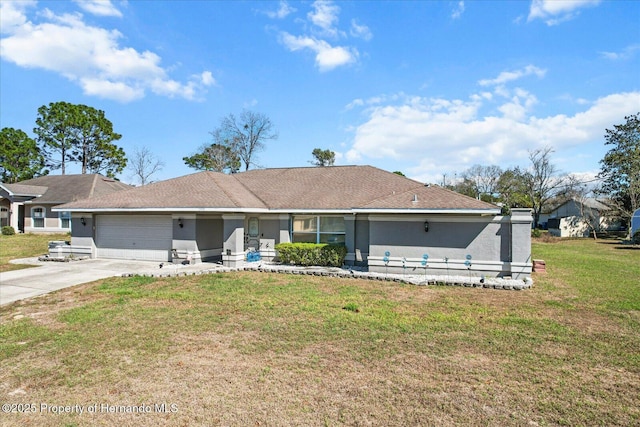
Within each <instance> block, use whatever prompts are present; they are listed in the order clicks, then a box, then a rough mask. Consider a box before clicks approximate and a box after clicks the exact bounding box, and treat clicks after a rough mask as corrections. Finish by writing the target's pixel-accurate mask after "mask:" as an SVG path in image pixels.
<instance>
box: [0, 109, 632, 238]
mask: <svg viewBox="0 0 640 427" xmlns="http://www.w3.org/2000/svg"><path fill="white" fill-rule="evenodd" d="M639 115H640V113H637V114H634V115H631V116H628V117H625V123H623V124H620V125H614V126H613V129H606V130H605V135H604V140H605V145H607V146H609V147H610V149H609V151H608V152H607V154H606V155H605V157H604V158H603V159H602V160H601V161H600V165H601V171H600V173H599V175H598V181H599V185H598V186H597V188H595V189H593V190H592V192H593V193H594V194H596V195H599V196H601V197H606V198H607V200H608V202H609V204H610V205H611V206H613V207H614V211H615V214H616V215H617V216H618V217H620V218H621V219H623V220H627V221H628V220H629V219H630V218H631V216H632V215H633V212H634V211H635V210H636V209H638V208H640V118H639ZM33 133H34V134H35V136H36V137H35V139H34V138H31V137H29V136H28V135H27V134H26V133H25V132H24V131H22V130H20V129H13V128H3V129H2V130H1V131H0V142H1V145H0V180H1V181H2V182H5V183H14V182H19V181H23V180H26V179H30V178H33V177H36V176H41V175H46V174H48V173H49V172H50V171H54V170H60V173H62V174H65V173H66V170H67V166H68V165H69V164H71V163H74V164H79V165H80V166H81V171H82V173H83V174H84V173H101V174H104V175H106V176H108V177H112V178H116V177H117V175H118V174H121V173H122V172H123V171H124V169H125V168H126V167H127V165H128V166H129V169H130V170H131V171H132V173H133V175H134V176H135V177H136V178H137V180H138V181H139V183H140V184H141V185H145V184H147V183H149V182H150V181H151V177H152V175H153V174H155V173H156V172H158V171H160V170H161V169H162V167H163V166H164V163H163V162H162V161H161V160H160V159H158V157H156V156H155V154H154V153H153V152H152V151H151V150H149V149H148V148H146V147H142V148H136V149H135V151H134V153H133V155H132V156H131V159H128V158H127V156H126V154H125V152H124V150H123V149H122V148H121V147H119V146H117V145H116V144H115V142H116V141H118V140H120V139H121V138H122V135H120V134H118V133H116V132H115V131H114V130H113V124H112V123H111V122H110V121H109V120H108V119H107V118H106V116H105V113H104V111H101V110H97V109H95V108H93V107H90V106H86V105H77V104H71V103H68V102H53V103H50V104H49V105H43V106H41V107H40V108H38V114H37V118H36V126H35V127H34V129H33ZM210 135H211V137H212V141H211V143H209V144H204V145H202V146H201V147H200V148H199V149H198V151H197V152H195V153H193V154H192V155H190V156H185V157H183V161H184V162H185V164H186V165H187V166H189V167H191V168H193V169H196V170H208V171H217V172H226V173H235V172H238V171H239V170H240V169H241V168H244V170H248V169H249V168H250V167H260V165H259V164H258V163H257V155H258V153H259V152H260V151H262V150H263V149H264V148H265V146H266V143H267V142H268V141H272V140H276V139H277V138H278V132H277V130H276V129H275V126H274V124H273V122H272V121H271V119H270V118H269V117H268V116H267V115H265V114H262V113H257V112H254V111H249V110H243V111H242V113H241V114H240V115H238V116H236V115H234V114H229V115H227V116H225V117H223V118H222V119H221V120H220V122H219V125H218V127H216V128H215V129H214V130H213V131H211V132H210ZM552 153H553V148H552V147H545V148H539V149H535V150H531V151H530V152H529V165H528V166H527V167H515V168H509V169H505V170H503V169H502V168H501V167H499V166H497V165H490V166H484V165H474V166H472V167H470V168H468V169H467V170H465V171H463V172H461V173H460V178H459V179H458V178H457V174H456V179H454V180H450V182H447V180H446V176H445V177H443V181H442V182H441V183H440V185H441V186H443V187H446V188H449V189H451V190H454V191H456V192H459V193H462V194H465V195H468V196H471V197H475V198H477V199H479V200H484V201H487V202H491V203H498V204H501V205H502V206H503V209H504V210H505V211H509V209H511V208H516V207H528V208H532V210H533V217H534V225H535V226H536V227H537V226H538V225H539V220H540V215H541V213H542V212H543V210H544V209H545V208H546V207H548V206H549V205H550V204H559V203H560V202H561V201H564V200H568V199H569V198H571V197H579V196H581V197H584V195H585V194H586V192H587V188H586V186H585V183H584V182H580V181H579V180H577V179H576V178H575V177H574V176H572V175H569V174H564V173H561V172H560V171H559V170H558V169H557V167H556V166H555V165H554V164H553V162H552V160H551V155H552ZM311 155H312V157H313V160H311V161H310V163H311V164H313V165H314V166H318V167H325V166H333V165H334V163H335V152H333V151H331V150H328V149H321V148H315V149H314V150H313V151H312V153H311ZM394 173H397V174H399V175H403V174H402V172H399V171H397V172H394Z"/></svg>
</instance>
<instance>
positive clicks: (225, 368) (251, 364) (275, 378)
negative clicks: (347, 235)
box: [0, 240, 640, 426]
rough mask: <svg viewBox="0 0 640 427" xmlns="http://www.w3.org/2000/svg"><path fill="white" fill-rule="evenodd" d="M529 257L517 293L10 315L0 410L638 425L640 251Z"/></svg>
mask: <svg viewBox="0 0 640 427" xmlns="http://www.w3.org/2000/svg"><path fill="white" fill-rule="evenodd" d="M533 249H534V258H542V259H544V260H545V261H546V263H547V270H548V272H547V273H546V274H545V275H537V276H535V277H534V279H535V286H534V288H533V289H531V290H526V291H519V292H518V291H498V290H493V289H476V288H456V287H433V286H428V287H424V286H423V287H419V286H412V285H401V284H397V283H390V282H378V281H364V280H356V279H337V278H328V277H315V276H293V275H278V274H267V273H257V272H243V273H228V274H218V275H209V276H190V277H183V278H166V279H155V278H149V277H146V278H145V277H134V278H113V279H108V280H103V281H99V282H96V283H93V284H87V285H83V286H79V287H75V288H69V289H65V290H63V291H60V292H57V293H54V294H50V295H47V296H44V297H42V298H37V299H34V300H31V301H25V302H19V303H16V304H13V305H10V306H8V307H3V308H0V320H1V325H2V326H0V396H1V398H0V402H1V403H3V404H4V403H8V404H16V406H15V408H16V410H17V408H18V406H17V404H20V403H22V404H24V403H33V404H34V405H35V409H36V411H35V413H27V414H26V413H15V412H14V413H10V414H8V415H6V414H3V417H1V418H0V424H3V425H43V426H58V425H71V426H74V425H77V426H84V425H142V426H147V425H148V426H152V425H153V426H155V425H167V426H173V425H214V426H215V425H242V426H244V425H252V426H255V425H263V426H264V425H305V426H306V425H322V426H325V425H331V426H334V425H396V426H406V425H434V426H435V425H438V426H441V425H445V426H446V425H514V426H515V425H518V426H519V425H532V426H535V425H539V426H544V425H607V426H609V425H638V424H639V423H640V410H639V409H638V407H639V405H638V404H639V400H638V396H639V395H640V351H639V350H638V349H640V333H639V332H640V293H639V292H638V287H639V286H640V285H639V281H638V278H640V250H630V249H626V248H625V247H624V246H621V245H618V244H615V242H610V241H599V242H593V241H591V240H571V241H563V242H560V243H535V244H534V248H533ZM43 404H44V405H45V406H42V405H43ZM55 405H68V406H69V408H73V406H72V405H78V406H77V408H84V413H83V414H81V415H80V414H78V413H77V411H75V412H71V409H70V410H69V411H70V412H71V413H57V412H60V411H58V410H57V409H56V410H55V411H54V410H52V409H51V408H52V407H55ZM94 405H95V406H94ZM163 405H164V406H163ZM134 407H135V408H138V410H139V409H140V408H142V409H143V412H145V413H142V414H140V413H139V414H131V413H124V412H126V411H134ZM88 408H92V409H94V408H95V410H94V412H93V413H87V410H88ZM110 408H111V410H112V411H111V412H110ZM22 409H24V407H23V408H22ZM163 410H164V411H163Z"/></svg>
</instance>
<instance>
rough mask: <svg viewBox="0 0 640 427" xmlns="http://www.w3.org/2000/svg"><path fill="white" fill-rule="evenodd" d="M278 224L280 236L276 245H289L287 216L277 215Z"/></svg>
mask: <svg viewBox="0 0 640 427" xmlns="http://www.w3.org/2000/svg"><path fill="white" fill-rule="evenodd" d="M278 222H279V224H280V235H279V236H278V241H277V242H276V243H291V234H290V230H289V215H288V214H281V215H278Z"/></svg>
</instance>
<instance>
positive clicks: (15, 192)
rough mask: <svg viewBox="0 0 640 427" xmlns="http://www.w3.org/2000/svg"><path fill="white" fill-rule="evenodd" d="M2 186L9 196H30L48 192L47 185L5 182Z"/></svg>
mask: <svg viewBox="0 0 640 427" xmlns="http://www.w3.org/2000/svg"><path fill="white" fill-rule="evenodd" d="M0 188H2V189H4V190H5V191H6V192H7V194H8V195H9V196H18V197H20V196H28V197H38V196H42V195H43V194H44V193H46V192H47V187H42V186H38V185H24V184H5V183H0Z"/></svg>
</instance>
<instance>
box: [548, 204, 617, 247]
mask: <svg viewBox="0 0 640 427" xmlns="http://www.w3.org/2000/svg"><path fill="white" fill-rule="evenodd" d="M610 210H611V208H610V207H609V206H607V205H605V204H604V203H602V201H600V200H597V199H595V198H572V199H569V200H567V201H566V202H564V203H563V204H561V205H560V206H558V207H556V208H555V209H553V210H552V211H551V212H550V213H549V218H548V220H547V229H548V230H549V234H552V235H554V236H558V237H588V236H589V235H591V234H592V233H593V230H595V231H597V232H600V231H617V230H619V229H620V223H619V222H618V221H616V220H614V219H612V218H610V217H607V212H608V211H610Z"/></svg>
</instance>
